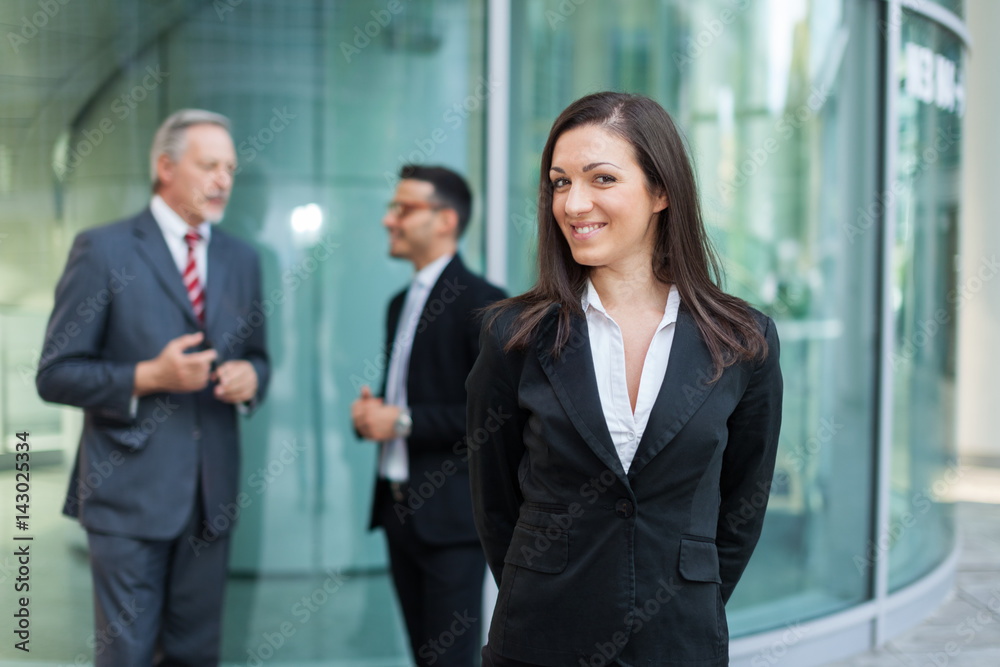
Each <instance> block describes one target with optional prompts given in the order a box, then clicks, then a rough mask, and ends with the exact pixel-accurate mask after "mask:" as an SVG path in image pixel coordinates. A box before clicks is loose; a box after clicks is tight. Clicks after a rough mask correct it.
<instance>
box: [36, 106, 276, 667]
mask: <svg viewBox="0 0 1000 667" xmlns="http://www.w3.org/2000/svg"><path fill="white" fill-rule="evenodd" d="M150 161H151V164H150V178H151V181H152V188H153V197H152V200H151V201H150V204H149V207H148V208H146V209H145V210H143V211H142V212H140V213H139V214H138V215H136V216H134V217H131V218H128V219H126V220H122V221H119V222H116V223H112V224H110V225H106V226H103V227H96V228H93V229H88V230H86V231H84V232H81V233H80V234H79V235H78V236H77V237H76V240H75V242H74V243H73V248H72V250H71V251H70V256H69V260H68V261H67V264H66V268H65V271H64V273H63V276H62V278H61V279H60V281H59V284H58V286H57V287H56V294H55V306H54V308H53V310H52V316H51V318H50V320H49V325H48V329H47V331H46V334H45V345H44V346H43V348H42V349H43V350H45V351H46V352H44V353H43V356H42V359H41V361H40V362H39V365H38V375H37V378H36V383H37V386H38V393H39V395H40V396H41V397H42V398H43V399H45V400H46V401H52V402H54V403H63V404H66V405H72V406H75V407H78V408H82V409H83V411H84V424H83V433H82V435H81V437H80V447H79V451H78V453H77V457H76V461H75V466H74V469H73V472H72V474H71V477H70V484H69V492H68V494H67V497H66V503H65V506H64V508H63V512H64V513H65V514H67V515H69V516H72V517H75V518H77V519H78V520H79V521H80V523H81V524H82V525H83V527H84V528H85V529H86V530H87V537H88V544H89V547H90V556H91V571H92V574H93V583H94V620H95V626H96V628H95V634H94V654H95V655H94V657H95V664H96V665H97V666H101V665H129V666H133V665H135V666H140V665H152V664H154V663H155V664H161V665H188V666H193V665H216V664H218V662H219V637H220V625H221V612H222V601H223V592H224V589H225V581H226V564H227V559H228V553H229V532H230V530H231V528H232V525H233V523H234V521H235V520H236V517H237V516H238V514H239V511H240V506H239V504H238V502H237V493H238V480H237V476H238V471H239V423H238V418H237V412H243V413H248V412H250V411H252V410H253V408H254V407H255V406H256V405H257V404H258V403H259V402H260V401H261V400H262V399H263V397H264V393H265V390H266V387H267V382H268V376H269V364H268V356H267V349H266V345H265V331H264V324H265V318H263V317H258V318H256V319H254V318H250V321H254V322H258V325H257V326H253V327H249V328H250V329H251V330H250V331H249V332H247V330H246V329H247V328H248V325H247V320H248V315H249V314H250V313H251V311H252V309H253V307H254V306H253V304H254V303H257V304H259V303H260V294H261V279H260V268H259V261H258V257H257V253H256V251H255V250H254V249H253V248H252V247H251V246H250V245H248V244H247V243H245V242H243V241H240V240H238V239H236V238H234V237H232V236H229V235H227V234H225V233H224V232H222V231H219V230H217V229H213V228H212V223H214V222H218V221H219V220H221V219H222V215H223V213H224V212H225V209H226V204H227V202H228V201H229V193H230V191H231V189H232V184H233V174H234V172H235V170H236V153H235V150H234V148H233V141H232V139H231V137H230V135H229V121H228V119H227V118H226V117H224V116H220V115H219V114H215V113H211V112H208V111H201V110H196V109H186V110H183V111H178V112H177V113H175V114H173V115H172V116H170V117H169V118H167V120H166V121H164V123H163V125H162V126H160V128H159V130H157V132H156V136H155V138H154V140H153V148H152V151H151V155H150ZM237 330H239V331H238V332H237ZM222 341H225V344H220V345H219V346H218V347H216V346H213V344H212V343H213V342H215V343H222Z"/></svg>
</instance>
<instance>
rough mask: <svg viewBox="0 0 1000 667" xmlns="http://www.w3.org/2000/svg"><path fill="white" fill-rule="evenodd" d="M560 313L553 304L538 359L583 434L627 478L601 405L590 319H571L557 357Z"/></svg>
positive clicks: (545, 326) (566, 409)
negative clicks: (590, 333)
mask: <svg viewBox="0 0 1000 667" xmlns="http://www.w3.org/2000/svg"><path fill="white" fill-rule="evenodd" d="M558 313H559V307H558V306H555V307H553V308H552V309H551V310H550V311H549V313H548V315H547V317H546V321H545V322H543V323H542V325H541V327H540V333H539V335H538V341H537V354H538V360H539V362H541V365H542V369H543V370H544V371H545V375H546V376H548V378H549V382H550V384H551V385H552V389H553V391H555V394H556V397H557V398H558V399H559V402H560V403H561V404H562V407H563V409H564V410H565V411H566V414H567V415H569V418H570V421H572V422H573V426H575V427H576V430H577V431H578V432H579V433H580V436H581V437H582V438H583V439H584V441H585V442H586V443H587V445H588V446H589V447H590V448H591V449H592V450H593V451H594V453H595V454H596V455H597V456H598V458H600V459H601V461H603V462H604V464H605V465H606V466H607V467H608V469H609V470H613V471H614V472H615V474H617V475H618V477H619V478H620V479H622V480H625V470H624V468H622V463H621V459H619V458H618V452H617V450H616V449H615V446H614V443H613V442H612V441H611V433H610V432H609V431H608V424H607V422H606V421H605V419H604V409H603V408H602V407H601V397H600V394H599V393H598V390H597V375H596V374H595V372H594V357H593V354H592V353H591V350H590V335H589V333H588V330H587V321H586V320H585V319H583V318H581V317H573V318H571V319H570V322H571V332H570V337H569V341H568V342H567V343H566V346H565V347H564V348H563V350H562V353H561V354H560V355H559V358H558V359H554V358H553V357H552V355H551V354H550V351H551V349H552V344H553V342H554V341H555V337H556V332H557V331H558V326H557V321H558Z"/></svg>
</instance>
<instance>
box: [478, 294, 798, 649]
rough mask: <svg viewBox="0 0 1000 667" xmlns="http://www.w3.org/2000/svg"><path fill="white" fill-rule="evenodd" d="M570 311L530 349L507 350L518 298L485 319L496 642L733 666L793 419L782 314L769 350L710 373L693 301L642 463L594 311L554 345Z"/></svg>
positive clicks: (487, 489) (766, 328) (488, 518)
mask: <svg viewBox="0 0 1000 667" xmlns="http://www.w3.org/2000/svg"><path fill="white" fill-rule="evenodd" d="M557 310H558V306H553V307H552V308H551V310H550V312H549V314H548V315H547V316H546V319H545V320H544V321H543V322H542V324H541V326H540V328H539V333H538V335H537V336H536V340H535V343H534V346H533V347H532V348H531V349H530V350H528V351H527V352H512V353H504V352H503V343H504V341H505V340H507V335H506V333H505V332H506V331H507V329H508V327H509V325H510V322H511V321H512V318H513V314H512V313H508V314H506V315H505V316H504V317H503V318H501V319H500V320H499V321H498V322H497V324H496V325H495V326H494V327H493V328H492V329H490V330H488V331H487V330H484V331H483V335H482V339H481V346H482V352H481V354H480V356H479V360H478V361H477V362H476V365H475V367H474V368H473V370H472V373H471V374H470V376H469V380H468V389H469V407H468V423H469V438H470V452H471V458H470V471H471V482H472V496H473V509H474V512H475V520H476V527H477V529H478V531H479V536H480V539H481V541H482V544H483V548H484V549H485V551H486V558H487V561H488V563H489V566H490V569H491V570H492V572H493V576H494V577H495V579H496V581H497V584H498V585H499V587H500V593H499V597H498V599H497V604H496V607H495V610H494V615H493V621H492V625H491V627H490V636H489V644H490V646H491V648H492V650H493V651H495V652H497V653H499V654H500V655H502V656H505V657H508V658H512V659H514V660H520V661H524V662H529V663H534V664H539V665H554V666H562V665H564V666H566V667H570V666H572V667H576V665H579V664H597V662H600V660H596V661H593V659H594V658H595V657H597V656H602V657H603V658H604V659H605V660H606V662H603V663H601V664H610V663H611V662H612V661H613V660H620V661H621V662H622V663H623V664H627V665H644V666H652V665H685V666H687V667H691V666H692V665H699V666H707V665H727V664H728V629H727V625H726V617H725V609H724V604H725V602H726V601H727V600H728V599H729V596H730V595H731V594H732V592H733V587H734V586H736V582H737V581H738V580H739V578H740V575H741V574H742V572H743V570H744V568H745V567H746V564H747V561H748V560H749V558H750V554H751V553H752V552H753V549H754V546H755V545H756V543H757V539H758V537H759V536H760V531H761V525H762V523H763V519H764V509H765V506H766V503H767V496H768V491H769V489H770V481H771V475H772V473H773V470H774V460H775V454H776V449H777V444H778V429H779V427H780V423H781V395H782V382H781V371H780V369H779V366H778V337H777V334H776V332H775V329H774V323H773V322H772V321H771V320H770V319H769V318H767V317H766V316H764V315H762V314H760V313H757V312H756V311H754V314H755V317H756V318H757V320H758V322H759V326H760V329H761V331H762V332H763V333H764V335H765V337H766V340H767V344H768V348H769V352H768V356H767V359H766V360H765V361H763V362H756V363H749V362H748V363H739V364H737V365H734V366H730V367H729V368H727V369H726V371H725V372H724V373H723V375H722V377H721V378H720V379H719V380H718V381H716V382H715V383H713V384H708V382H709V381H710V379H711V375H712V369H713V366H712V359H711V356H710V354H709V351H708V348H707V347H706V345H705V343H704V342H703V340H702V338H701V336H700V334H699V332H698V329H697V326H696V324H695V322H694V320H693V318H692V316H691V314H690V312H689V311H688V309H687V308H686V307H685V306H684V305H683V304H682V306H681V308H680V311H679V313H678V316H677V324H676V327H677V328H676V331H675V334H674V340H673V346H672V348H671V351H670V360H669V363H668V366H667V371H666V375H665V376H664V379H663V383H662V387H661V389H660V392H659V394H658V396H657V398H656V402H655V404H654V407H653V412H652V414H651V415H650V418H649V422H648V425H647V426H646V430H645V432H644V434H643V436H642V440H641V441H640V443H639V447H638V450H637V452H636V454H635V458H634V460H633V461H632V465H631V467H630V469H629V471H628V474H626V473H625V472H624V470H623V468H622V465H621V462H620V460H619V458H618V454H617V452H616V451H615V448H614V445H613V443H612V441H611V437H610V435H609V433H608V429H607V425H606V422H605V419H604V412H603V410H602V408H601V403H600V397H599V394H598V390H597V383H596V377H595V373H594V364H593V357H592V354H591V350H590V342H589V337H588V331H587V323H586V321H585V320H584V319H583V318H581V317H574V318H573V320H572V336H571V338H570V341H569V343H568V345H567V346H566V348H565V349H564V350H563V352H562V354H561V356H560V358H559V359H558V360H557V359H554V358H553V357H552V356H551V355H550V353H549V350H550V349H551V347H552V342H553V340H554V336H555V332H556V326H555V322H556V319H557V318H556V315H557ZM474 425H479V426H480V427H481V428H482V431H481V432H479V433H476V432H475V430H474V428H473V426H474ZM581 661H582V662H581Z"/></svg>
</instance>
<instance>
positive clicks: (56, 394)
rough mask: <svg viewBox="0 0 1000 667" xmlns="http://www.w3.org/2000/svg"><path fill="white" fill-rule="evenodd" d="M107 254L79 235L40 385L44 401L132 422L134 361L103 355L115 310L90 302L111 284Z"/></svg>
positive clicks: (61, 287)
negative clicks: (91, 305) (111, 317)
mask: <svg viewBox="0 0 1000 667" xmlns="http://www.w3.org/2000/svg"><path fill="white" fill-rule="evenodd" d="M102 255H103V253H102V252H101V247H100V244H98V243H95V242H94V241H93V239H92V237H91V235H90V234H88V233H87V232H82V233H80V234H79V235H77V237H76V239H75V241H74V242H73V248H72V250H71V251H70V254H69V260H68V261H67V262H66V269H65V270H64V271H63V275H62V278H61V279H60V280H59V283H58V285H57V286H56V295H55V306H54V307H53V309H52V316H51V317H50V318H49V325H48V328H47V329H46V332H45V344H44V345H43V346H42V357H41V359H40V360H39V362H38V372H37V374H36V376H35V385H36V387H37V389H38V395H39V396H41V398H42V399H43V400H45V401H49V402H51V403H63V404H65V405H72V406H75V407H78V408H84V409H86V410H93V411H95V412H96V414H98V415H99V416H101V417H103V418H106V419H112V420H117V421H121V422H126V423H128V422H131V421H133V420H134V417H133V416H132V415H131V407H130V406H131V401H132V391H133V388H134V385H135V364H134V363H125V362H115V361H109V360H106V359H102V358H101V356H100V355H101V348H102V344H103V341H104V337H105V333H106V329H107V320H108V314H109V311H110V309H109V308H103V309H99V310H98V309H95V308H90V307H89V306H88V305H87V303H88V299H90V300H93V298H94V296H95V295H97V294H100V293H101V291H102V290H105V289H106V288H107V284H108V266H109V265H108V262H107V261H106V260H105V258H104V257H103V256H102Z"/></svg>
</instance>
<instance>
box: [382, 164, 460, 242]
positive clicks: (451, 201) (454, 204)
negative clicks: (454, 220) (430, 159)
mask: <svg viewBox="0 0 1000 667" xmlns="http://www.w3.org/2000/svg"><path fill="white" fill-rule="evenodd" d="M399 177H400V178H406V179H412V180H415V181H425V182H427V183H430V184H431V185H433V186H434V195H433V197H434V199H436V200H437V201H438V203H440V204H442V205H443V206H444V207H445V208H450V209H453V210H454V211H455V213H457V214H458V236H459V238H461V236H462V234H463V233H464V232H465V228H466V227H467V226H468V225H469V216H470V215H471V214H472V191H471V190H469V184H468V183H466V182H465V179H464V178H462V177H461V176H460V175H459V174H457V173H455V172H454V171H452V170H451V169H448V168H447V167H434V166H432V167H424V166H421V165H418V164H404V165H403V168H402V169H400V170H399Z"/></svg>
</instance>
